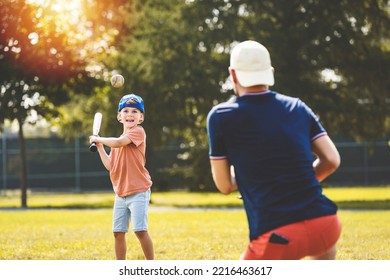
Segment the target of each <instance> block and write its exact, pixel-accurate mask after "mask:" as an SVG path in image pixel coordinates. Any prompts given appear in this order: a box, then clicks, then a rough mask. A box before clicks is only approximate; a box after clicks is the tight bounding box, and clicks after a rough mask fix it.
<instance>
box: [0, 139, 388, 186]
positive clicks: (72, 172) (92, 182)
mask: <svg viewBox="0 0 390 280" xmlns="http://www.w3.org/2000/svg"><path fill="white" fill-rule="evenodd" d="M88 146H89V143H87V141H86V139H75V140H72V141H65V140H63V139H59V138H34V139H26V153H27V162H28V187H29V189H30V190H32V191H53V192H59V191H66V192H89V191H111V190H112V189H111V183H110V179H109V174H108V172H107V171H106V170H105V168H104V166H103V164H102V163H101V161H100V158H99V155H98V154H97V153H91V152H90V151H89V149H88ZM336 146H337V148H338V150H339V152H340V154H341V159H342V162H341V166H340V168H339V169H338V170H337V171H336V172H335V173H334V174H332V175H331V176H330V177H329V178H328V179H327V180H326V181H325V183H326V184H329V185H333V186H357V185H365V186H367V185H390V148H389V146H388V143H387V142H385V141H383V142H375V143H354V142H348V143H336ZM184 152H185V150H183V149H180V148H178V147H177V148H176V147H170V148H166V149H158V150H155V151H153V152H152V154H149V155H147V159H148V163H147V167H148V169H149V171H150V173H151V176H152V179H153V181H154V187H155V188H157V189H160V190H169V189H180V188H182V189H185V188H187V189H188V186H185V185H184V183H183V182H185V179H184V178H181V177H180V176H178V175H177V174H176V175H175V174H172V172H166V170H173V169H175V166H177V167H179V166H181V164H183V161H182V160H181V159H180V158H179V157H178V154H180V153H184ZM205 153H207V151H205ZM0 156H1V159H0V186H1V187H0V192H6V191H8V190H15V189H19V180H20V179H19V178H20V170H21V168H20V166H21V163H20V158H19V147H18V140H17V139H6V138H5V137H3V138H2V141H1V146H0ZM202 176H211V174H209V173H207V174H203V175H202Z"/></svg>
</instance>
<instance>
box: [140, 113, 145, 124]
mask: <svg viewBox="0 0 390 280" xmlns="http://www.w3.org/2000/svg"><path fill="white" fill-rule="evenodd" d="M144 119H145V116H144V113H141V117H140V118H139V123H140V124H141V123H143V122H144Z"/></svg>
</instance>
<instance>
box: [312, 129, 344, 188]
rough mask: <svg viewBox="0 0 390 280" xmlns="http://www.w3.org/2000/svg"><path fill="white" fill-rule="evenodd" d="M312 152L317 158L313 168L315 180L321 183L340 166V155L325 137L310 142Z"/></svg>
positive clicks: (327, 137)
mask: <svg viewBox="0 0 390 280" xmlns="http://www.w3.org/2000/svg"><path fill="white" fill-rule="evenodd" d="M312 152H313V153H314V154H315V155H316V156H317V159H316V160H315V161H314V163H313V167H314V171H315V174H316V177H317V180H318V181H319V182H321V181H323V180H324V179H325V178H326V177H328V176H329V175H331V174H332V173H333V172H334V171H336V169H337V168H338V167H339V166H340V161H341V160H340V154H339V152H338V151H337V148H336V146H335V145H334V144H333V142H332V140H331V139H330V138H329V136H327V135H324V136H321V137H319V138H317V139H315V140H314V141H313V142H312Z"/></svg>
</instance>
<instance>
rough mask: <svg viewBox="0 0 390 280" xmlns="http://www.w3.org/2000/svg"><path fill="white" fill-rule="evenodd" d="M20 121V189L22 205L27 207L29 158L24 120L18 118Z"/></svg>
mask: <svg viewBox="0 0 390 280" xmlns="http://www.w3.org/2000/svg"><path fill="white" fill-rule="evenodd" d="M18 123H19V155H20V163H21V169H20V190H21V207H22V208H27V158H26V143H25V139H24V134H23V121H22V120H20V119H18Z"/></svg>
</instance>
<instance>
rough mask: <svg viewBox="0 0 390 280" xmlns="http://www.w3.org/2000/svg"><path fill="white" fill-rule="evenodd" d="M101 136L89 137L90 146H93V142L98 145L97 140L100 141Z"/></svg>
mask: <svg viewBox="0 0 390 280" xmlns="http://www.w3.org/2000/svg"><path fill="white" fill-rule="evenodd" d="M98 137H99V135H91V136H89V144H92V143H93V142H95V143H96V144H97V143H98V141H97V139H98Z"/></svg>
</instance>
